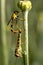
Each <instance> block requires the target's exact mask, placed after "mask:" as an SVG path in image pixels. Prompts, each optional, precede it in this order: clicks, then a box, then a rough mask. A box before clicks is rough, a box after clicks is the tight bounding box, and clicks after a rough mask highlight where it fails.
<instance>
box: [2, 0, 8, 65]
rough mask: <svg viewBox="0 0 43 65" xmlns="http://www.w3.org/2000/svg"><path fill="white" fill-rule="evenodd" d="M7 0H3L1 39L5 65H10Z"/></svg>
mask: <svg viewBox="0 0 43 65" xmlns="http://www.w3.org/2000/svg"><path fill="white" fill-rule="evenodd" d="M5 17H6V16H5V0H1V36H2V37H1V41H2V49H3V61H4V63H3V65H8V48H7V41H6V23H5V22H6V20H5V19H6V18H5Z"/></svg>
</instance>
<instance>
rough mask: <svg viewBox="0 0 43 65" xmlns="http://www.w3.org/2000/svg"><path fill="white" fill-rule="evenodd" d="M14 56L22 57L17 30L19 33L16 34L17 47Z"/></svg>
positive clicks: (19, 34)
mask: <svg viewBox="0 0 43 65" xmlns="http://www.w3.org/2000/svg"><path fill="white" fill-rule="evenodd" d="M15 56H16V57H22V47H21V30H19V33H18V40H17V47H16V49H15Z"/></svg>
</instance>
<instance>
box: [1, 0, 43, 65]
mask: <svg viewBox="0 0 43 65" xmlns="http://www.w3.org/2000/svg"><path fill="white" fill-rule="evenodd" d="M18 1H19V0H5V8H4V9H2V8H1V7H2V5H3V3H4V0H3V1H2V0H0V65H23V58H16V57H15V56H14V51H15V47H16V43H17V35H16V34H15V35H14V34H13V33H12V32H11V31H10V30H9V27H10V25H9V26H7V23H8V21H9V19H10V17H11V14H12V13H13V11H14V10H20V9H19V8H18V7H17V2H18ZM31 2H32V9H31V11H30V12H29V14H28V29H29V31H28V33H29V35H28V37H29V65H43V0H31ZM1 4H2V5H1ZM2 10H3V11H5V12H3V11H2ZM1 12H3V13H4V14H5V15H3V14H2V13H1ZM3 17H5V19H4V18H3ZM2 21H3V22H2ZM19 24H20V28H22V30H23V22H20V23H19ZM4 28H5V29H6V31H5V29H4ZM3 39H4V40H3ZM4 43H5V44H4ZM22 43H24V30H23V31H22ZM7 63H8V64H7Z"/></svg>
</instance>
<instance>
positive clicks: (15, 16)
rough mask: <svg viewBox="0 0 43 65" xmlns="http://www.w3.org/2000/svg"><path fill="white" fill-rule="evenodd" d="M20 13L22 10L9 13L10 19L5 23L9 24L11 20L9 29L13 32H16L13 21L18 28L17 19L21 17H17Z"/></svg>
mask: <svg viewBox="0 0 43 65" xmlns="http://www.w3.org/2000/svg"><path fill="white" fill-rule="evenodd" d="M21 13H22V12H19V11H14V13H13V14H12V15H11V19H10V20H9V22H8V24H7V25H9V24H10V22H11V31H12V32H14V33H15V32H16V31H14V29H13V26H14V22H15V24H16V26H17V28H18V20H21V21H23V19H22V18H19V15H20V14H21Z"/></svg>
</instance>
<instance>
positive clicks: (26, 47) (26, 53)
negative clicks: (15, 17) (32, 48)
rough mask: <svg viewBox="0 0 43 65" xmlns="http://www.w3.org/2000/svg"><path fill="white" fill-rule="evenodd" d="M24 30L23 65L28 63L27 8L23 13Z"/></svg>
mask: <svg viewBox="0 0 43 65" xmlns="http://www.w3.org/2000/svg"><path fill="white" fill-rule="evenodd" d="M24 19H25V21H24V32H25V65H29V52H28V51H29V50H28V10H26V11H25V13H24Z"/></svg>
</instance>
